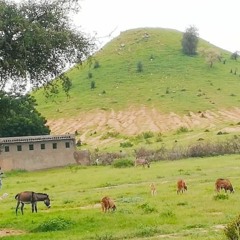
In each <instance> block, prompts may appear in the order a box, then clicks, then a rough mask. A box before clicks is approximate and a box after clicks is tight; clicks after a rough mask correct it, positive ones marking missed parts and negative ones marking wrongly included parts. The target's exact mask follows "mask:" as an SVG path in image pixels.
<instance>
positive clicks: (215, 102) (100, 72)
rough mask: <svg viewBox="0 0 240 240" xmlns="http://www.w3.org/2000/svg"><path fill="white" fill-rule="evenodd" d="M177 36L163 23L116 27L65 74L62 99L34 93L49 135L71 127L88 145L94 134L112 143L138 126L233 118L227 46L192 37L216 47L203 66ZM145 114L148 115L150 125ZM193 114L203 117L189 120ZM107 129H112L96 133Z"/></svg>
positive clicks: (234, 89)
mask: <svg viewBox="0 0 240 240" xmlns="http://www.w3.org/2000/svg"><path fill="white" fill-rule="evenodd" d="M181 39H182V33H181V32H179V31H176V30H171V29H161V28H154V29H152V28H145V29H133V30H129V31H125V32H122V33H121V34H120V35H119V36H118V37H116V38H115V39H113V40H112V41H111V42H109V43H108V44H106V45H105V46H104V47H103V48H102V49H100V50H99V51H98V52H97V53H96V54H95V55H94V56H93V58H92V64H89V62H86V63H84V64H83V65H82V66H78V67H74V68H73V69H71V70H70V71H69V72H68V74H69V77H70V78H71V79H72V81H73V85H72V89H71V91H70V97H69V98H67V97H66V96H65V94H64V93H62V92H60V93H59V94H58V95H57V96H56V97H55V98H54V99H46V98H45V97H44V95H43V92H42V91H38V92H36V93H34V95H35V97H36V99H37V102H38V104H39V106H38V110H39V111H40V112H41V113H42V114H43V115H44V116H45V117H46V118H47V119H48V122H49V125H50V127H51V129H52V133H66V132H74V131H78V132H79V138H81V139H83V140H85V139H88V141H87V144H89V145H92V144H93V145H96V144H97V143H96V142H95V141H93V142H92V143H91V140H90V138H91V137H92V138H93V135H94V134H95V135H94V139H95V140H96V138H98V140H100V138H101V139H102V140H106V139H108V140H109V141H108V144H109V142H112V141H111V140H110V139H109V138H111V137H114V138H115V140H116V135H118V136H119V134H122V135H124V137H123V136H122V137H121V138H120V139H121V140H119V138H118V141H117V142H118V144H119V142H120V141H122V139H124V138H125V137H126V135H127V136H128V135H131V136H133V135H137V134H140V133H141V132H146V131H151V132H158V133H159V132H161V133H163V132H169V131H172V130H176V129H178V128H179V127H182V126H183V127H186V128H189V129H190V128H191V129H192V128H196V127H197V128H198V127H200V128H205V129H206V128H207V127H208V126H212V125H211V124H213V122H214V125H219V126H221V127H223V126H224V124H226V122H227V124H231V123H232V122H234V121H235V122H234V124H236V121H237V119H238V117H239V116H240V115H238V108H237V107H238V106H239V100H240V95H239V93H238V89H239V84H240V72H237V70H238V69H240V63H239V62H238V61H236V60H233V59H231V58H230V57H231V53H230V52H228V51H226V50H223V49H220V48H218V47H216V46H213V45H211V44H210V43H208V42H207V41H205V40H203V39H200V41H199V44H198V49H201V48H204V49H210V48H213V49H215V50H217V51H219V52H220V53H221V56H222V61H218V62H216V63H214V64H213V67H212V68H211V67H210V66H209V64H207V63H206V59H205V58H204V57H203V56H201V55H200V54H197V55H196V56H193V57H189V56H186V55H184V54H183V53H182V51H181ZM223 60H225V61H223ZM140 70H142V71H140ZM235 71H236V74H235ZM238 71H240V70H238ZM93 87H94V88H93ZM226 111H231V113H232V114H231V116H232V115H234V117H233V118H232V117H228V116H227V115H228V114H227V113H226ZM200 114H201V116H200ZM159 116H160V117H159ZM161 117H162V119H161ZM149 118H151V119H152V118H156V119H155V120H154V125H155V126H154V127H153V126H152V125H151V124H152V123H150V121H151V119H149ZM186 118H189V121H188V120H186ZM196 118H197V120H196ZM203 118H204V119H203ZM158 119H159V122H158ZM169 119H170V120H172V119H175V120H176V119H178V120H179V121H173V122H172V123H171V121H170V120H169ZM184 119H185V120H186V121H182V120H184ZM193 119H194V120H196V121H200V120H201V119H202V120H203V121H200V122H201V123H199V124H197V123H196V122H195V123H196V124H193V126H192V125H191V123H190V122H193ZM168 120H169V121H168ZM214 120H216V121H214ZM161 121H162V123H161ZM164 121H165V122H164ZM176 122H177V124H176ZM202 123H204V124H202ZM129 125H130V129H128V130H126V129H127V128H129ZM147 125H149V128H148V126H147ZM161 126H162V127H161ZM227 126H229V125H227ZM100 132H101V133H100ZM109 132H110V133H113V132H114V133H115V135H114V134H112V136H105V137H103V135H104V134H106V133H109ZM110 135H111V134H110ZM113 135H114V136H113ZM88 137H90V138H88Z"/></svg>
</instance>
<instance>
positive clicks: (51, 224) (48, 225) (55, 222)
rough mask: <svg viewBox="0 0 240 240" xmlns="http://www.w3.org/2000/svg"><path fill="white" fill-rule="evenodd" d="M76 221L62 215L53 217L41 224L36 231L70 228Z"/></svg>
mask: <svg viewBox="0 0 240 240" xmlns="http://www.w3.org/2000/svg"><path fill="white" fill-rule="evenodd" d="M73 224H74V223H73V222H72V221H71V220H68V219H64V218H61V217H57V218H52V219H48V220H46V221H44V222H43V223H41V224H39V226H38V227H37V228H36V229H35V230H34V231H35V232H52V231H61V230H66V229H69V228H70V227H71V226H72V225H73Z"/></svg>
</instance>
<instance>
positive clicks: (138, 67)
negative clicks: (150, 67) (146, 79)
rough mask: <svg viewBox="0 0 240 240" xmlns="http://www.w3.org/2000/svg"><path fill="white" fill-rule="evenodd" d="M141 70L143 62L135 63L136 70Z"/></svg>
mask: <svg viewBox="0 0 240 240" xmlns="http://www.w3.org/2000/svg"><path fill="white" fill-rule="evenodd" d="M142 71H143V64H142V62H138V63H137V72H142Z"/></svg>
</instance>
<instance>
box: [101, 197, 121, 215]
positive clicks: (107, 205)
mask: <svg viewBox="0 0 240 240" xmlns="http://www.w3.org/2000/svg"><path fill="white" fill-rule="evenodd" d="M101 206H102V211H103V212H109V211H110V210H112V211H115V210H116V209H117V207H116V205H115V203H114V201H113V200H112V199H111V198H110V197H104V198H103V199H102V200H101Z"/></svg>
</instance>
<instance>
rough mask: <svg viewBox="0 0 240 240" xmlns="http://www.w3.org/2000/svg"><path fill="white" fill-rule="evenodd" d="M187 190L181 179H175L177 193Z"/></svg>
mask: <svg viewBox="0 0 240 240" xmlns="http://www.w3.org/2000/svg"><path fill="white" fill-rule="evenodd" d="M184 191H187V185H186V182H185V181H184V180H183V179H180V180H178V181H177V194H179V193H180V192H181V193H183V192H184Z"/></svg>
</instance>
